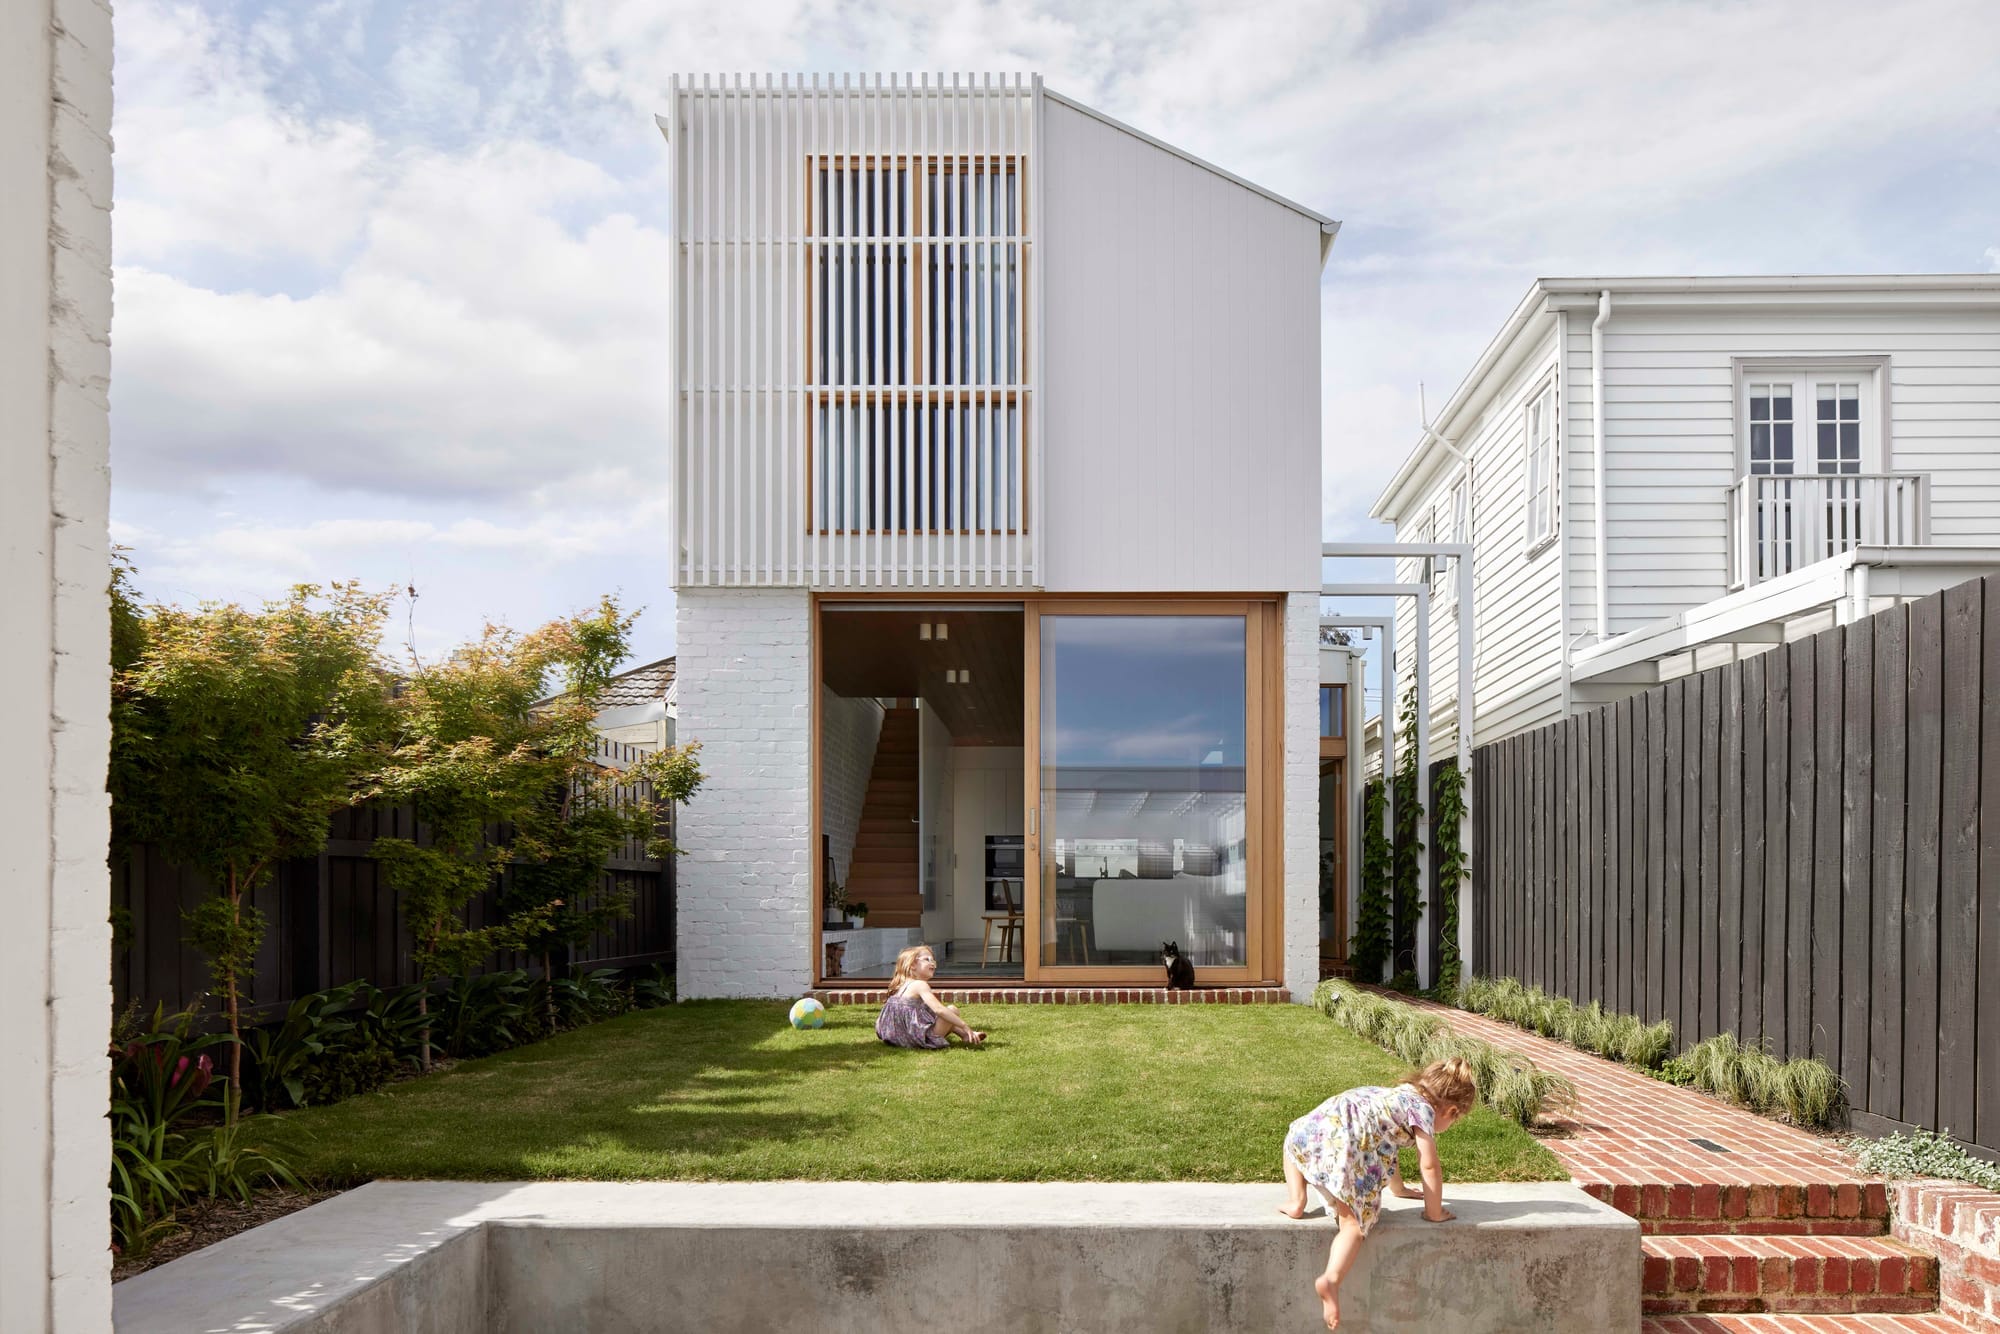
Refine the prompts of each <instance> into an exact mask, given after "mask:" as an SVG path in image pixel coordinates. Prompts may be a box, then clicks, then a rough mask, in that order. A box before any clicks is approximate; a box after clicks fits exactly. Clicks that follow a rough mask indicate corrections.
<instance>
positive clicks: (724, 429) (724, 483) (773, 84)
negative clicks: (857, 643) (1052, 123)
mask: <svg viewBox="0 0 2000 1334" xmlns="http://www.w3.org/2000/svg"><path fill="white" fill-rule="evenodd" d="M1039 100H1040V92H1039V85H1038V84H1030V83H1027V82H1023V81H1021V80H1019V79H1009V80H1004V81H1003V80H1000V79H996V78H994V77H993V76H981V77H978V78H963V79H961V78H951V79H946V80H943V81H931V82H928V83H918V84H915V85H913V84H911V83H909V82H907V81H904V80H893V81H892V80H883V79H869V80H862V81H855V80H853V79H847V78H844V79H841V80H839V81H838V83H835V82H834V81H832V80H827V81H821V80H819V79H818V78H814V79H812V80H810V81H807V80H799V79H785V80H753V81H752V82H751V83H749V84H745V83H743V81H742V80H741V79H740V78H739V79H732V80H727V81H717V80H714V79H711V78H701V79H676V80H675V81H674V86H673V91H672V94H671V96H670V98H669V106H668V110H667V112H666V114H665V116H664V119H665V120H666V122H667V130H668V151H669V157H670V161H671V168H670V170H671V173H672V182H673V184H672V197H673V205H672V219H671V231H672V234H673V237H674V242H675V256H676V262H675V266H674V269H673V293H672V296H671V299H670V302H669V304H670V307H671V308H672V311H673V353H672V355H671V356H670V358H669V362H670V365H669V370H670V373H671V379H672V397H673V406H672V411H671V414H670V432H669V434H670V449H671V454H672V478H673V507H672V515H673V518H672V524H673V542H674V545H675V550H676V552H677V559H676V562H675V570H674V579H675V583H676V585H677V586H679V587H700V586H714V585H729V586H756V585H764V586H770V585H793V586H799V585H804V586H810V587H815V588H840V587H861V586H869V587H884V586H886V587H897V586H932V587H937V586H944V587H966V586H988V587H1032V586H1034V585H1035V584H1036V582H1037V576H1036V545H1037V543H1036V535H1035V532H1034V529H1035V526H1036V524H1037V523H1038V521H1039V515H1038V514H1037V513H1036V512H1035V510H1034V507H1033V504H1032V501H1033V495H1034V490H1033V473H1034V468H1035V466H1036V464H1035V458H1036V455H1037V454H1039V452H1040V451H1039V448H1038V445H1037V443H1036V429H1035V413H1036V412H1037V411H1038V405H1037V403H1036V400H1035V392H1034V390H1035V384H1034V374H1033V367H1034V365H1035V364H1036V357H1037V355H1038V352H1037V350H1036V349H1037V347H1038V343H1039V338H1038V333H1037V329H1036V325H1037V323H1038V321H1039V308H1038V305H1037V303H1036V302H1035V301H1034V300H1033V299H1032V284H1031V283H1029V282H1027V281H1026V276H1027V275H1032V273H1033V267H1034V265H1035V264H1036V263H1037V262H1038V259H1037V256H1036V239H1037V232H1036V227H1035V219H1036V216H1037V212H1038V208H1039V201H1038V200H1037V198H1036V190H1037V186H1038V182H1037V180H1036V164H1035V144H1034V107H1035V105H1036V104H1037V102H1038V101H1039ZM939 160H943V161H946V162H950V163H953V164H967V165H965V166H964V167H963V168H962V169H964V170H968V171H970V170H974V169H975V168H974V167H972V166H971V165H970V164H975V163H977V164H983V165H982V166H981V167H979V168H977V169H979V170H990V171H995V172H1005V171H1007V170H1009V169H1010V164H1011V170H1013V171H1014V172H1015V173H1016V180H1017V182H1019V183H1020V186H1021V188H1022V189H1023V191H1024V200H1025V206H1024V207H1022V208H1021V209H1020V210H1019V224H1020V225H1021V226H1024V227H1025V228H1026V231H1025V234H1016V235H1013V236H1011V237H1009V238H1007V239H1001V238H999V237H995V236H992V235H990V234H987V233H986V232H985V230H984V228H983V224H982V225H972V226H971V230H972V231H973V232H974V233H975V234H974V235H972V236H971V237H969V238H967V239H965V240H964V241H963V242H962V243H960V242H957V241H955V242H954V244H955V245H957V246H958V247H959V248H960V249H962V251H963V253H964V257H965V259H964V262H966V263H968V264H973V265H977V264H980V263H985V262H997V263H1002V264H1004V263H1006V262H1007V260H1008V257H1009V256H1010V255H1011V256H1012V257H1014V258H1015V259H1016V260H1017V261H1018V263H1019V265H1020V266H1021V267H1020V272H1021V273H1022V274H1023V275H1024V277H1023V281H1022V284H1021V296H1022V298H1023V299H1024V301H1025V307H1026V318H1025V319H1024V320H1015V321H1014V322H1013V323H1012V324H1011V325H1010V324H1009V322H1008V320H1007V319H1006V318H1005V316H1004V314H999V315H993V314H992V313H991V312H987V311H985V310H984V309H983V308H980V309H979V313H978V316H977V317H976V318H974V319H972V320H970V321H969V322H968V330H969V333H968V339H969V341H970V343H971V344H972V350H973V352H974V353H975V354H979V353H983V352H989V351H992V350H993V349H992V348H991V346H990V344H991V343H993V342H994V341H995V340H999V339H1012V340H1015V341H1017V342H1018V344H1019V345H1018V346H1016V347H1015V348H1013V349H1012V351H1013V353H1014V356H1013V357H1012V361H1011V365H1012V366H1013V367H1014V368H1015V372H1016V374H1017V375H1018V376H1019V377H1020V378H1018V379H1016V380H1014V381H1013V382H1011V383H1006V384H1001V383H999V382H998V381H997V380H996V379H994V378H993V377H992V376H990V375H989V376H987V377H986V378H984V379H980V380H978V381H976V383H977V384H978V386H979V387H980V392H983V393H985V394H987V395H989V396H990V397H988V398H987V399H986V400H985V401H988V402H1000V401H1004V402H1007V403H1011V404H1012V405H1013V406H1014V411H1013V413H1012V414H1011V416H1010V417H1009V418H1008V420H1007V421H1006V423H1005V424H1004V425H1002V426H1001V427H999V428H998V429H997V431H996V430H995V429H980V430H978V431H976V432H974V433H973V434H972V435H969V436H968V437H967V443H966V446H965V448H966V449H967V451H968V462H967V464H966V465H965V466H964V467H961V468H959V469H956V470H955V471H954V472H953V473H952V474H950V475H946V476H935V475H933V473H935V472H937V471H938V470H937V468H936V467H935V465H934V464H933V463H932V462H931V459H932V458H933V457H934V451H933V450H930V449H927V447H926V446H927V443H928V437H927V432H930V431H932V429H933V428H932V427H931V426H930V425H929V424H928V422H929V418H928V416H927V414H926V412H925V410H924V409H925V407H926V405H939V404H952V403H957V404H959V405H965V404H967V403H970V402H972V401H974V398H975V395H974V394H973V392H972V391H970V390H968V389H967V388H966V387H965V386H963V385H952V384H945V385H938V384H933V383H927V382H926V381H925V379H924V377H922V376H917V377H915V378H905V379H900V380H896V379H887V378H884V379H882V380H881V382H880V383H879V384H878V383H875V382H874V381H872V380H871V381H856V380H853V379H848V380H846V381H845V382H844V383H843V384H842V386H841V387H842V389H843V390H848V391H852V392H850V393H846V394H845V395H843V396H842V397H841V399H840V403H841V406H842V410H843V412H844V413H845V414H846V417H845V421H846V428H847V430H848V431H849V432H854V431H857V430H862V429H865V430H867V431H868V432H870V433H871V434H872V435H874V436H876V437H878V438H883V439H886V440H891V441H894V442H895V443H894V444H893V445H890V446H885V447H884V448H883V450H882V451H880V453H879V454H877V455H876V456H875V457H874V460H873V461H874V463H875V465H876V466H874V467H872V468H869V467H863V466H854V467H846V468H844V469H843V468H842V467H841V465H839V464H837V463H836V464H833V465H828V466H832V467H834V468H835V470H836V474H837V476H838V477H839V479H840V481H841V484H842V485H844V486H846V487H848V488H850V490H851V491H855V492H859V491H861V490H864V489H865V490H866V491H868V492H869V493H870V494H871V495H872V496H873V498H874V501H875V504H874V510H873V512H875V513H880V514H890V513H893V514H894V515H895V516H896V521H895V522H891V523H871V524H867V525H856V527H857V529H858V530H857V531H851V532H827V533H822V532H820V531H818V530H819V529H820V528H821V527H822V526H831V527H838V526H839V525H823V524H822V523H821V522H819V520H820V518H821V516H822V515H823V511H822V510H820V509H819V508H818V507H817V506H815V505H814V503H813V502H814V497H813V496H812V495H811V494H810V493H811V491H812V488H813V486H814V478H813V476H812V469H813V465H812V463H811V460H813V459H814V458H815V457H816V452H815V451H816V449H817V448H818V447H819V446H823V445H824V444H825V443H826V442H827V440H828V438H829V433H828V432H827V431H826V430H825V429H824V428H823V427H821V426H820V425H819V424H818V414H819V412H820V408H821V405H822V404H823V403H827V402H829V401H830V397H829V395H827V394H825V393H824V392H823V390H824V388H825V386H824V385H821V384H818V383H816V382H815V366H816V365H817V364H818V362H817V358H816V357H815V356H814V353H815V351H823V350H825V349H824V348H819V349H816V348H815V347H814V346H813V339H814V336H815V333H814V330H815V321H813V320H812V319H811V318H810V316H809V311H810V310H812V308H813V307H812V304H811V303H812V301H813V299H814V294H815V292H816V291H817V290H818V283H817V278H816V273H818V272H819V270H818V269H816V267H815V266H816V265H824V264H825V262H826V261H825V256H826V254H827V244H826V243H825V241H824V239H823V234H822V239H821V240H820V241H815V240H814V239H813V237H812V236H811V235H809V228H810V227H811V226H813V225H814V224H813V223H812V222H811V218H812V209H811V200H812V192H813V190H814V189H815V185H814V177H815V174H816V173H815V168H816V167H817V166H819V165H824V164H834V163H847V164H856V163H858V164H873V163H878V162H885V161H886V162H898V163H915V164H917V165H918V167H919V170H917V171H912V172H909V173H908V174H907V176H906V177H905V179H904V187H903V188H904V189H905V190H908V191H910V192H912V194H914V193H916V192H918V191H919V190H920V189H921V185H920V182H923V181H925V180H928V178H929V171H930V167H931V165H932V164H933V163H935V162H937V161H939ZM875 180H876V184H877V191H878V195H877V199H876V204H877V206H878V208H880V207H883V206H886V205H888V204H890V203H891V202H892V201H891V200H890V199H889V198H888V196H889V195H891V194H893V191H894V184H893V181H892V180H891V179H889V178H888V177H886V176H881V175H878V176H877V177H875ZM859 182H860V177H859V176H857V177H856V178H855V183H854V185H853V186H852V188H853V189H855V190H858V189H860V188H861V187H860V184H859ZM849 202H850V205H852V204H854V203H856V202H858V201H855V200H853V199H850V201H849ZM914 203H915V200H914V199H913V198H907V199H905V201H904V204H905V206H906V216H911V217H914V216H917V215H918V213H919V212H920V210H916V209H915V208H914V207H913V205H914ZM889 211H890V212H891V213H892V214H893V213H894V209H893V208H891V209H890V210H889ZM848 216H849V217H855V216H861V214H859V213H856V212H855V211H854V210H853V209H852V208H850V210H849V213H848ZM934 233H935V229H934V228H932V229H930V233H929V234H934ZM843 235H850V234H849V233H843ZM926 241H927V233H922V232H918V231H916V230H913V229H909V228H905V229H901V230H896V229H891V230H887V231H878V232H875V233H874V234H867V235H858V236H853V237H852V240H851V243H844V244H843V245H842V247H841V248H842V249H844V250H846V251H847V252H848V253H849V254H850V255H851V256H856V257H859V258H861V259H863V261H864V262H863V263H862V264H861V265H859V266H858V267H855V268H853V269H850V270H849V272H850V273H852V274H854V275H856V277H855V281H854V283H853V284H852V285H851V286H850V288H849V290H848V292H847V299H848V301H849V307H848V308H849V309H860V308H865V307H866V305H867V303H868V302H869V301H870V300H873V301H876V302H878V303H887V304H894V303H895V302H896V301H897V300H898V298H897V296H896V293H895V291H894V289H893V287H892V286H891V283H892V278H891V276H890V275H891V274H892V273H893V271H894V269H895V266H896V265H897V264H898V263H899V262H900V263H902V264H904V265H906V266H908V267H909V269H910V270H911V271H915V270H917V269H921V268H923V267H924V266H925V264H926V263H927V261H926V258H925V256H926V254H927V253H928V252H927V251H926V250H925V245H926ZM869 257H872V258H873V260H874V266H873V268H872V269H870V268H869V267H868V265H867V264H866V262H865V261H866V260H867V259H868V258H869ZM866 273H873V274H874V275H875V276H874V278H873V279H872V280H868V279H863V278H861V277H860V276H859V275H862V274H866ZM989 316H990V317H989ZM866 327H867V326H866V324H865V322H864V321H861V320H859V319H856V320H851V321H843V322H841V325H840V327H839V328H837V329H835V330H833V331H832V332H831V334H830V335H829V337H830V338H831V339H832V340H833V341H834V344H835V349H834V350H835V351H837V352H838V353H839V354H840V355H841V356H842V357H843V358H844V359H845V361H846V362H847V364H848V365H850V366H852V365H855V364H867V363H866V359H867V355H868V353H870V352H871V351H872V352H874V353H876V354H878V355H879V353H880V351H881V347H880V342H879V339H880V338H881V337H882V336H883V335H882V333H880V332H879V330H880V327H881V326H879V325H877V326H876V328H877V330H878V332H876V333H874V334H866ZM864 335H866V337H864ZM867 338H873V339H875V340H877V341H876V344H875V346H874V347H873V348H869V347H864V346H860V345H858V344H859V343H860V342H863V341H866V340H867ZM988 360H989V362H990V361H991V360H992V359H991V358H988ZM1000 362H1001V364H1008V363H1007V361H1006V359H1004V358H1003V359H1000ZM877 389H886V390H888V392H872V391H874V390H877ZM864 419H865V420H864ZM850 461H851V460H850ZM968 475H972V476H991V477H994V478H996V479H997V480H995V481H994V483H993V484H992V485H991V486H990V487H988V488H986V489H984V490H974V491H968V490H967V488H966V478H967V476H968ZM821 484H822V485H824V478H822V479H821ZM898 494H900V495H903V496H905V497H910V496H916V495H922V496H925V497H933V496H935V497H936V499H935V500H933V501H929V502H927V503H929V504H932V505H933V506H935V508H936V509H938V510H940V511H944V512H951V507H952V506H953V505H954V504H956V506H957V509H958V512H961V513H963V512H966V511H971V510H977V511H979V512H978V514H977V516H976V518H975V519H973V520H971V521H960V522H955V523H948V522H935V523H934V522H916V523H908V522H906V520H907V519H908V512H907V510H906V509H905V508H901V507H899V506H898V505H897V504H896V503H895V502H894V501H893V500H892V499H891V498H892V497H894V496H896V495H898ZM859 499H860V497H859V496H858V495H853V496H850V500H851V501H858V500H859ZM1014 506H1018V507H1019V510H1020V511H1024V512H1025V514H1026V518H1027V530H1026V531H1025V532H1024V531H1022V529H1021V526H1020V524H1019V522H1018V519H1017V518H1015V519H1012V520H1011V521H1010V516H1011V515H1014V513H1015V511H1014V509H1013V508H1012V507H1014ZM863 508H866V507H865V506H864V507H863Z"/></svg>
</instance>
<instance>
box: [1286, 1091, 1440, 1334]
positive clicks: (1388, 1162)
mask: <svg viewBox="0 0 2000 1334" xmlns="http://www.w3.org/2000/svg"><path fill="white" fill-rule="evenodd" d="M1478 1097H1479V1089H1478V1086H1477V1085H1476V1084H1475V1083H1474V1082H1473V1078H1472V1068H1471V1067H1470V1066H1468V1065H1467V1064H1466V1063H1465V1061H1464V1060H1463V1059H1461V1058H1459V1057H1456V1056H1454V1057H1452V1058H1451V1059H1449V1060H1444V1061H1434V1062H1432V1063H1431V1064H1429V1065H1427V1066H1425V1067H1424V1068H1423V1069H1422V1070H1417V1071H1413V1072H1412V1073H1411V1074H1410V1075H1409V1077H1408V1078H1406V1079H1405V1080H1404V1081H1403V1082H1402V1083H1400V1084H1398V1085H1396V1087H1394V1088H1372V1087H1371V1088H1353V1089H1349V1090H1347V1092H1345V1093H1341V1094H1337V1095H1335V1096H1334V1097H1331V1098H1328V1099H1327V1100H1326V1101H1325V1102H1323V1103H1321V1104H1320V1105H1319V1106H1318V1107H1315V1108H1314V1109H1313V1110H1312V1111H1310V1112H1307V1113H1306V1114H1305V1115H1304V1116H1302V1117H1300V1118H1299V1119H1298V1120H1296V1121H1294V1122H1292V1126H1291V1129H1290V1130H1289V1131H1288V1132H1286V1135H1285V1203H1284V1205H1283V1206H1282V1207H1281V1208H1280V1210H1279V1212H1280V1213H1283V1214H1284V1215H1285V1216H1286V1217H1288V1218H1302V1217H1304V1216H1305V1211H1306V1186H1307V1185H1308V1184H1311V1185H1313V1186H1315V1187H1317V1188H1318V1189H1319V1193H1320V1194H1321V1195H1323V1196H1325V1197H1326V1203H1327V1208H1328V1209H1330V1210H1332V1212H1333V1214H1334V1216H1335V1217H1336V1218H1338V1219H1339V1220H1340V1234H1339V1235H1338V1236H1336V1237H1335V1238H1334V1239H1333V1247H1332V1249H1331V1250H1329V1251H1328V1252H1327V1257H1326V1272H1325V1273H1323V1274H1321V1275H1320V1276H1319V1278H1317V1279H1316V1280H1314V1282H1313V1290H1314V1291H1315V1292H1317V1293H1318V1294H1319V1300H1320V1306H1321V1308H1322V1313H1323V1314H1324V1315H1325V1316H1326V1327H1327V1328H1328V1329H1338V1328H1339V1327H1340V1282H1341V1280H1342V1279H1344V1278H1346V1277H1347V1271H1348V1270H1349V1269H1350V1268H1351V1267H1352V1266H1353V1264H1354V1257H1355V1255H1356V1254H1357V1253H1358V1252H1359V1251H1360V1249H1361V1242H1362V1239H1363V1238H1364V1237H1366V1236H1367V1235H1368V1229H1369V1228H1371V1227H1373V1226H1374V1224H1375V1219H1376V1217H1377V1216H1378V1215H1379V1214H1380V1213H1381V1210H1382V1190H1383V1188H1384V1187H1385V1186H1386V1187H1387V1188H1388V1189H1389V1190H1390V1191H1392V1192H1394V1194H1395V1195H1396V1197H1397V1198H1398V1199H1404V1200H1414V1199H1419V1198H1421V1199H1422V1200H1423V1202H1424V1218H1425V1220H1426V1221H1428V1222H1432V1223H1446V1222H1450V1221H1451V1219H1453V1218H1454V1217H1456V1215H1455V1214H1453V1213H1452V1211H1451V1210H1449V1209H1447V1208H1445V1207H1444V1170H1443V1169H1442V1168H1441V1167H1439V1166H1438V1155H1437V1140H1436V1138H1435V1137H1436V1136H1438V1135H1441V1134H1443V1133H1444V1132H1445V1131H1446V1130H1448V1129H1449V1128H1450V1127H1451V1125H1452V1124H1453V1123H1454V1122H1456V1121H1457V1120H1458V1119H1459V1118H1460V1117H1462V1116H1464V1115H1465V1114H1466V1113H1467V1112H1469V1111H1471V1110H1472V1105H1473V1103H1474V1102H1475V1101H1477V1100H1478ZM1411 1145H1415V1146H1416V1150H1417V1164H1418V1167H1419V1168H1420V1169H1421V1171H1422V1174H1423V1182H1424V1188H1423V1189H1422V1190H1421V1191H1417V1190H1412V1189H1411V1188H1410V1187H1409V1186H1407V1185H1405V1184H1404V1183H1403V1176H1402V1172H1401V1170H1400V1168H1399V1167H1398V1166H1397V1162H1396V1155H1397V1151H1398V1150H1400V1149H1404V1148H1408V1147H1409V1146H1411Z"/></svg>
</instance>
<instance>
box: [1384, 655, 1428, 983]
mask: <svg viewBox="0 0 2000 1334" xmlns="http://www.w3.org/2000/svg"><path fill="white" fill-rule="evenodd" d="M1396 727H1397V730H1398V732H1399V733H1400V734H1401V735H1402V736H1406V737H1409V738H1411V739H1412V744H1411V745H1408V746H1405V747H1404V748H1403V753H1402V754H1401V755H1399V756H1397V757H1396V807H1395V810H1396V815H1395V824H1396V839H1395V847H1394V870H1393V872H1392V874H1391V877H1390V879H1391V890H1390V907H1391V910H1392V917H1393V920H1394V923H1395V956H1394V964H1395V968H1396V971H1397V972H1399V973H1400V972H1402V971H1404V970H1406V969H1412V970H1413V969H1415V968H1416V966H1417V918H1418V916H1419V915H1420V914H1422V912H1423V910H1424V897H1423V895H1424V886H1423V866H1424V840H1423V827H1424V803H1423V798H1422V796H1421V793H1422V788H1421V786H1420V785H1419V783H1418V780H1417V747H1416V745H1415V744H1414V740H1415V737H1416V735H1417V727H1418V721H1417V689H1416V686H1415V685H1414V684H1412V685H1411V687H1410V688H1409V689H1408V690H1406V691H1404V692H1403V706H1402V708H1401V709H1399V710H1398V711H1397V714H1396Z"/></svg>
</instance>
